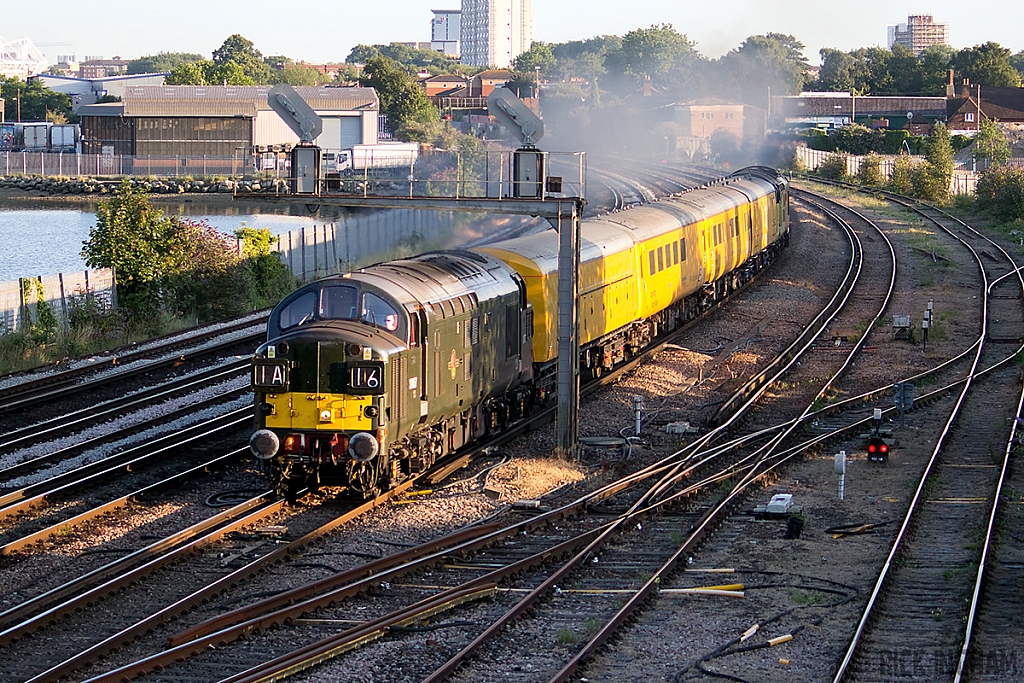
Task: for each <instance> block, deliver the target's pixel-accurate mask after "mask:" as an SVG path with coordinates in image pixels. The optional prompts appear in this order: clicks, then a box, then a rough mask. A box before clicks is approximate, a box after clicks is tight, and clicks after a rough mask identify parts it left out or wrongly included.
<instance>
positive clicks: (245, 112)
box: [82, 85, 380, 117]
mask: <svg viewBox="0 0 1024 683" xmlns="http://www.w3.org/2000/svg"><path fill="white" fill-rule="evenodd" d="M270 88H271V86H269V85H239V86H232V85H165V86H129V87H127V88H125V91H124V97H123V98H122V99H123V102H122V104H123V106H124V112H123V115H124V116H247V117H255V116H256V112H258V111H265V110H269V109H270V104H269V103H268V102H267V93H268V92H269V91H270ZM295 90H296V92H298V94H299V95H300V96H301V97H302V99H304V100H305V101H306V102H307V103H308V104H309V106H310V107H312V108H313V109H314V110H317V111H352V110H357V109H378V108H379V106H380V101H379V100H378V99H377V92H376V91H375V90H374V89H373V88H350V87H335V86H297V87H296V88H295ZM95 106H98V105H89V110H88V111H83V112H82V114H83V115H100V116H102V115H108V116H109V115H110V114H102V113H99V112H95V111H93V110H92V107H95Z"/></svg>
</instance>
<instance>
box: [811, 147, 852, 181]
mask: <svg viewBox="0 0 1024 683" xmlns="http://www.w3.org/2000/svg"><path fill="white" fill-rule="evenodd" d="M815 173H817V174H818V175H819V176H821V177H822V178H828V179H830V180H847V179H848V178H849V174H848V173H847V171H846V155H845V154H840V153H839V152H835V153H833V154H830V155H828V157H827V158H826V159H825V160H824V161H822V162H821V163H820V164H819V165H818V168H817V169H815Z"/></svg>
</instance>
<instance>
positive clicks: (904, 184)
mask: <svg viewBox="0 0 1024 683" xmlns="http://www.w3.org/2000/svg"><path fill="white" fill-rule="evenodd" d="M913 176H914V162H913V161H911V160H910V157H908V156H906V155H903V154H901V155H899V156H898V157H896V159H895V160H894V161H893V164H892V173H891V174H890V175H889V189H890V190H892V191H893V192H895V193H897V194H902V195H907V196H909V195H910V194H911V193H913V191H914V185H913Z"/></svg>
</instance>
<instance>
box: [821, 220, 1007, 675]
mask: <svg viewBox="0 0 1024 683" xmlns="http://www.w3.org/2000/svg"><path fill="white" fill-rule="evenodd" d="M915 210H916V211H917V212H918V214H919V215H921V216H922V217H923V218H925V219H926V220H928V221H930V222H932V223H933V224H934V225H936V226H938V227H939V228H941V229H942V230H944V231H946V232H947V233H948V234H949V235H951V236H952V237H953V238H954V239H957V240H958V241H960V242H961V243H962V244H963V245H964V247H965V248H966V249H968V250H969V251H970V252H971V253H972V254H973V255H974V258H975V260H976V262H977V265H978V269H979V273H980V278H981V281H982V283H983V299H982V310H983V315H982V319H981V334H980V337H979V343H978V344H977V345H976V346H975V351H974V358H973V360H972V365H971V368H970V371H969V376H968V377H967V379H966V380H965V381H964V382H963V383H962V384H961V386H960V388H959V393H958V395H957V398H956V402H955V405H954V407H953V409H952V410H951V411H950V413H949V416H948V418H947V420H946V423H945V425H944V427H943V428H942V431H941V433H940V435H939V437H938V440H937V443H936V445H935V447H934V450H933V452H932V455H931V457H930V459H929V460H928V462H927V464H926V466H925V468H924V470H923V472H922V474H921V477H920V480H919V482H918V484H917V488H916V490H915V492H914V494H913V497H912V499H911V502H910V504H909V509H908V511H907V514H906V516H905V517H904V519H903V521H902V524H901V527H900V529H899V532H898V533H897V536H896V539H895V541H894V543H893V545H892V547H891V550H890V552H889V556H888V558H887V559H886V561H885V563H884V565H883V567H882V570H881V572H880V573H879V576H878V578H877V580H876V582H875V586H874V589H873V591H872V592H871V595H870V596H869V598H868V602H867V605H866V607H865V610H864V612H863V614H862V617H861V619H860V623H859V624H858V626H857V629H856V631H855V632H854V635H853V638H852V639H851V642H850V645H849V647H848V648H847V651H846V654H845V655H844V657H843V659H842V661H841V662H840V664H839V667H838V669H837V671H836V674H835V677H834V680H835V681H837V682H838V681H843V680H855V681H872V680H877V681H881V680H888V679H889V678H891V676H892V675H893V673H894V672H895V671H899V672H900V675H902V676H904V677H907V678H909V679H910V680H940V679H946V680H954V679H955V680H959V678H960V676H961V675H962V673H963V671H964V666H965V662H966V661H967V659H968V656H969V654H970V651H971V639H970V636H971V629H970V628H968V625H969V624H972V623H973V620H974V617H975V614H976V607H977V604H978V596H979V594H980V591H979V590H978V587H980V585H981V584H982V579H983V574H982V572H983V567H984V562H983V561H982V560H983V558H984V556H985V553H986V552H987V549H988V548H989V546H990V543H991V535H992V528H993V526H994V525H993V523H992V521H991V520H992V519H993V518H994V516H995V514H996V505H997V503H998V500H999V493H1000V486H1001V484H1002V481H1003V473H1004V472H1005V469H1006V467H1007V464H1008V459H1009V456H1010V453H1011V449H1010V448H1009V446H1008V445H1007V446H1006V447H1001V446H999V444H1008V443H1009V442H1010V441H1012V437H1013V434H1014V430H1015V418H1016V417H1018V416H1019V414H1020V406H1021V387H1020V382H1019V379H1018V376H1019V372H1018V371H1017V370H1016V369H1015V368H1013V367H1012V365H1011V364H1010V362H1009V361H1010V360H1011V359H1012V357H1013V356H1014V355H1015V354H1017V353H1019V352H1020V351H1021V350H1022V348H1024V345H1022V340H1024V316H1022V310H1021V303H1020V302H1021V297H1022V295H1024V281H1022V279H1021V276H1020V272H1019V271H1017V270H1016V265H1015V264H1014V262H1013V259H1012V258H1011V257H1010V256H1009V255H1008V254H1007V253H1006V252H1005V251H1004V250H1002V249H1001V248H999V247H998V246H997V245H995V243H994V242H992V241H991V240H989V239H988V238H985V237H983V236H982V235H980V234H979V233H977V232H976V231H973V230H971V229H969V228H968V226H966V225H965V224H963V223H961V222H959V221H956V222H954V221H953V220H952V219H951V217H950V216H948V215H947V214H945V213H943V212H939V211H936V210H934V209H931V208H929V207H915ZM982 370H988V372H987V373H986V377H984V378H981V377H980V372H981V371H982ZM998 407H1002V409H999V408H998ZM1002 609H1003V610H1006V609H1008V608H1007V607H1003V608H1002Z"/></svg>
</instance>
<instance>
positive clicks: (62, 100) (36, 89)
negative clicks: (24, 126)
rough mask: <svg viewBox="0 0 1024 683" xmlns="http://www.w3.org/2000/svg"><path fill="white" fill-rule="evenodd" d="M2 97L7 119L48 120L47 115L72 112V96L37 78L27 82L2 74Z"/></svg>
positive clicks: (0, 78)
mask: <svg viewBox="0 0 1024 683" xmlns="http://www.w3.org/2000/svg"><path fill="white" fill-rule="evenodd" d="M0 97H2V98H3V100H4V116H5V117H6V120H7V121H46V120H47V117H52V116H54V115H57V114H61V115H63V116H65V117H67V116H69V115H70V114H71V98H69V97H68V96H67V95H65V94H64V93H61V92H56V91H55V90H50V89H49V88H48V87H46V85H45V84H44V83H43V82H42V81H41V80H39V79H35V78H34V79H32V80H30V81H29V82H28V83H26V82H25V81H23V80H21V79H19V78H4V77H3V76H0ZM19 100H20V112H21V114H20V116H19V113H18V112H19Z"/></svg>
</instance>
